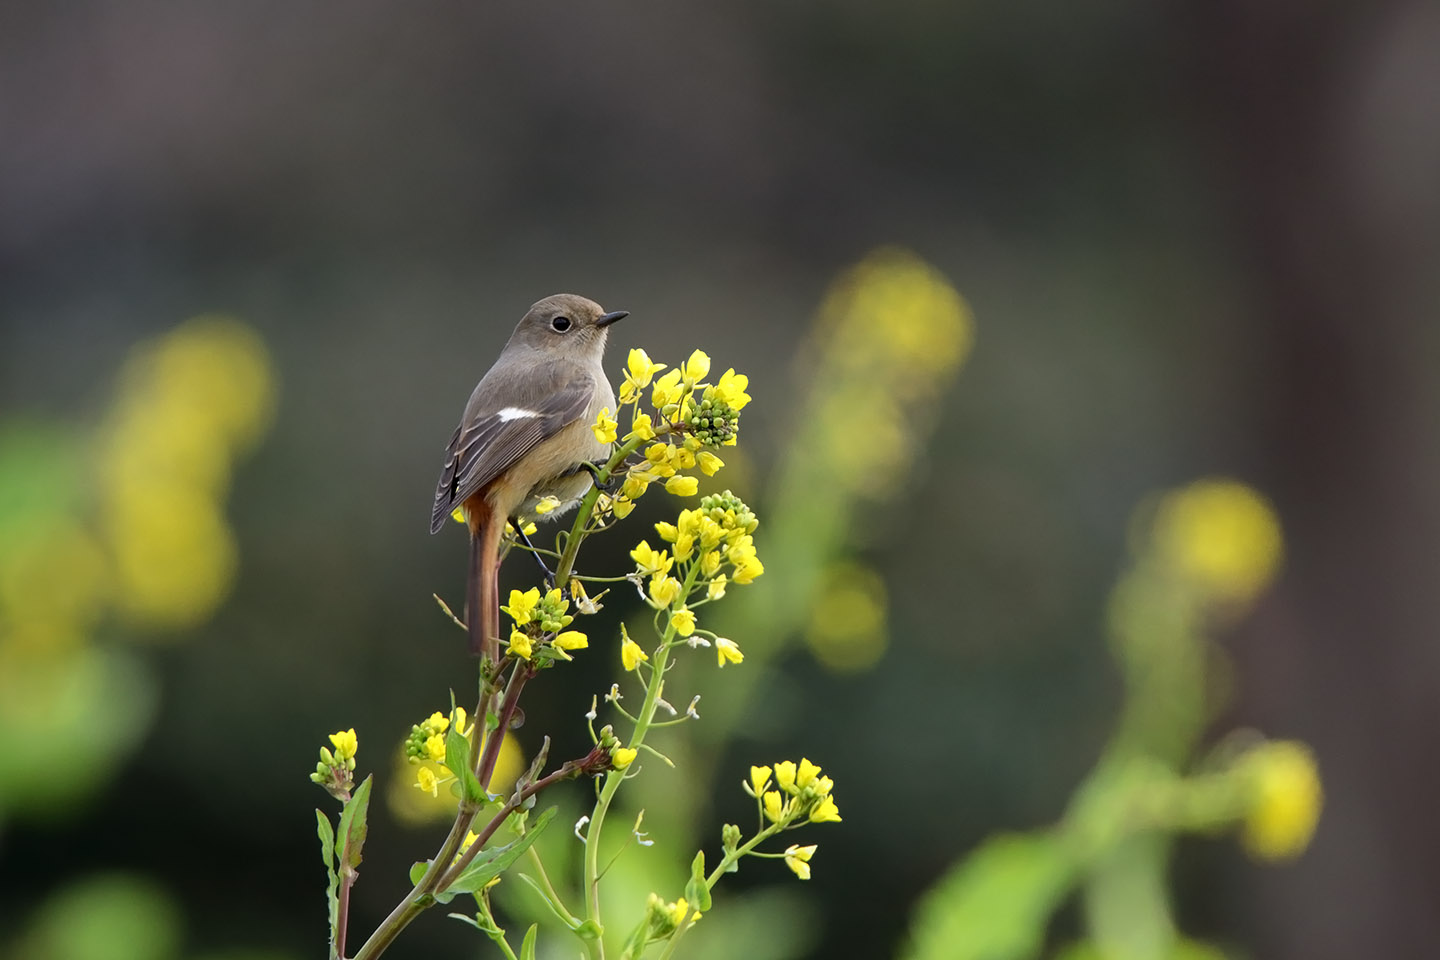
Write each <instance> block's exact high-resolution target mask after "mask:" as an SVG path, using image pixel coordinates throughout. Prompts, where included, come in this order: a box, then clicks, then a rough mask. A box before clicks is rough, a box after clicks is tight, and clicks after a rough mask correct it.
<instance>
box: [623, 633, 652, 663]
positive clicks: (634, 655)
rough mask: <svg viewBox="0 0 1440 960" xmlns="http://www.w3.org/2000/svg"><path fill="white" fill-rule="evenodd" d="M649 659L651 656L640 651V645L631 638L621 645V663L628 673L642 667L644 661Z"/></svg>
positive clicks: (627, 638)
mask: <svg viewBox="0 0 1440 960" xmlns="http://www.w3.org/2000/svg"><path fill="white" fill-rule="evenodd" d="M649 659H650V655H649V654H647V653H646V652H645V651H644V650H642V649H640V644H638V643H636V642H635V641H634V640H631V639H630V638H629V637H626V638H625V642H624V643H623V644H621V645H620V662H621V663H622V664H624V665H625V669H626V670H627V671H628V670H634V669H635V668H636V667H638V666H640V662H641V661H642V660H649Z"/></svg>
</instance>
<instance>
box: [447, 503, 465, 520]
mask: <svg viewBox="0 0 1440 960" xmlns="http://www.w3.org/2000/svg"><path fill="white" fill-rule="evenodd" d="M450 519H451V520H454V521H455V522H456V523H464V522H465V511H464V510H463V509H462V508H460V507H456V508H455V509H454V510H451V511H450Z"/></svg>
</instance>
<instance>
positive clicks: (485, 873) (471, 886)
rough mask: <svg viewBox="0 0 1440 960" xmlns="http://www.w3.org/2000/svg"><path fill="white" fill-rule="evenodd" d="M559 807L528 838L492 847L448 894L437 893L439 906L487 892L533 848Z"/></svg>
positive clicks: (540, 819)
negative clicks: (488, 888) (452, 899)
mask: <svg viewBox="0 0 1440 960" xmlns="http://www.w3.org/2000/svg"><path fill="white" fill-rule="evenodd" d="M558 810H559V808H558V807H551V808H550V809H549V810H546V811H545V812H544V813H542V814H540V816H539V817H538V818H537V819H536V821H535V823H534V825H533V826H532V827H531V828H530V831H529V832H528V833H526V834H525V836H523V837H520V838H519V839H517V840H515V841H513V842H511V843H507V844H506V845H505V846H503V847H492V848H490V849H489V850H482V851H481V852H480V853H479V854H477V855H476V857H475V859H474V860H472V861H470V863H469V865H468V866H466V867H465V870H464V872H462V873H461V874H460V876H458V877H456V878H455V882H454V883H452V884H450V886H449V887H448V888H447V889H446V890H445V892H444V893H437V894H436V895H435V899H436V900H438V901H439V902H440V903H448V902H449V901H450V899H451V898H453V897H454V896H455V895H456V894H461V893H477V892H479V891H480V890H483V889H484V888H485V884H487V883H489V882H490V881H491V880H494V879H495V878H496V877H498V876H500V874H502V873H504V872H505V871H506V870H507V869H509V867H510V865H511V864H512V863H514V862H515V861H516V860H518V859H520V857H521V855H522V854H524V853H525V851H526V850H528V849H529V848H530V844H532V843H534V842H535V840H536V838H538V837H539V836H540V834H541V832H542V831H543V830H544V829H545V828H546V827H547V826H549V825H550V821H551V820H553V819H554V818H555V814H556V812H557V811H558Z"/></svg>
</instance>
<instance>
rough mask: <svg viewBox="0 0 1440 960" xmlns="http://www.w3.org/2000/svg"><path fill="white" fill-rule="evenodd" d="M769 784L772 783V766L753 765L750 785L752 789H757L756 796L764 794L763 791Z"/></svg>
mask: <svg viewBox="0 0 1440 960" xmlns="http://www.w3.org/2000/svg"><path fill="white" fill-rule="evenodd" d="M769 785H770V768H769V767H751V768H750V787H751V789H753V790H754V791H755V796H757V797H758V796H760V795H761V794H763V793H764V792H765V788H766V787H768V786H769Z"/></svg>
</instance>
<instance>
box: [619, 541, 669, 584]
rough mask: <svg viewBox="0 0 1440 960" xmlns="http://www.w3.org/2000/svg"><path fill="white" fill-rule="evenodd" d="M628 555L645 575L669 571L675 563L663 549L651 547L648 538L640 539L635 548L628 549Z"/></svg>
mask: <svg viewBox="0 0 1440 960" xmlns="http://www.w3.org/2000/svg"><path fill="white" fill-rule="evenodd" d="M630 556H631V557H632V558H633V559H634V560H635V565H636V566H637V567H638V568H639V572H640V574H641V575H642V576H647V577H649V576H654V575H656V574H666V573H669V572H670V568H671V566H673V565H674V563H675V561H674V560H672V559H671V558H670V557H668V556H667V555H666V553H665V551H664V550H654V549H651V547H650V542H649V541H648V540H641V541H640V543H639V544H638V545H637V546H636V547H635V549H634V550H631V551H630Z"/></svg>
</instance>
